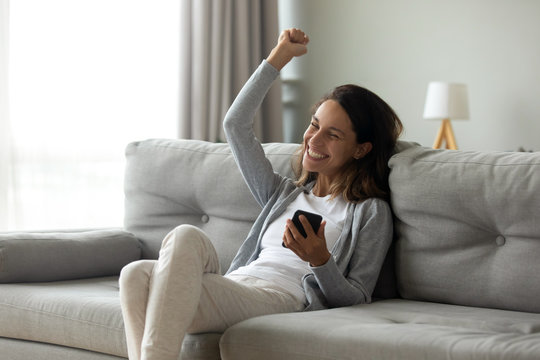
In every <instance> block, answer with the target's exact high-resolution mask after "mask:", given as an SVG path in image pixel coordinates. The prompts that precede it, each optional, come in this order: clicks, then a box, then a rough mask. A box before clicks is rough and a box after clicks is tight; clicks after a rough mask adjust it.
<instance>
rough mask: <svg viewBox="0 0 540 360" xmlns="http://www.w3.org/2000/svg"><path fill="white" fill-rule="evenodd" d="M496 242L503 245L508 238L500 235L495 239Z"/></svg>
mask: <svg viewBox="0 0 540 360" xmlns="http://www.w3.org/2000/svg"><path fill="white" fill-rule="evenodd" d="M495 243H496V244H497V246H503V245H504V244H505V243H506V239H505V238H504V236H502V235H499V236H497V238H496V239H495Z"/></svg>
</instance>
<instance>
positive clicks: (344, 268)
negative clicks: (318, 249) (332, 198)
mask: <svg viewBox="0 0 540 360" xmlns="http://www.w3.org/2000/svg"><path fill="white" fill-rule="evenodd" d="M357 212H358V213H357V214H355V215H354V219H353V222H352V229H351V233H350V234H349V237H348V241H349V244H348V245H349V246H350V248H349V249H347V250H344V251H345V252H350V255H349V256H347V258H348V259H349V260H348V263H347V264H338V263H337V262H336V260H335V258H334V257H333V256H331V257H330V260H329V261H328V262H327V263H326V264H324V265H322V266H319V267H313V268H312V272H313V274H314V277H315V279H316V281H317V285H318V287H319V288H320V292H321V293H322V295H323V296H324V298H325V299H324V300H325V301H324V302H325V303H326V306H328V307H331V308H332V307H341V306H350V305H355V304H361V303H369V302H371V294H372V292H373V289H374V288H375V284H376V282H377V278H378V276H379V272H380V270H381V267H382V264H383V262H384V259H385V257H386V253H387V252H388V248H389V247H390V244H391V243H392V236H393V225H392V213H391V211H390V207H389V205H388V204H387V203H386V202H385V201H383V200H380V199H368V200H366V201H365V204H364V206H361V207H360V208H359V209H357Z"/></svg>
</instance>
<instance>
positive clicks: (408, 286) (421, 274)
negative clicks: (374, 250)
mask: <svg viewBox="0 0 540 360" xmlns="http://www.w3.org/2000/svg"><path fill="white" fill-rule="evenodd" d="M389 166H390V168H391V173H390V187H391V193H392V207H393V210H394V213H395V215H396V223H395V225H396V232H397V236H398V239H397V243H396V274H397V277H398V279H397V281H398V288H399V292H400V294H401V296H402V297H404V298H407V299H417V300H428V301H435V302H443V303H452V304H463V305H471V306H480V307H492V308H500V309H510V310H521V311H530V312H540V302H539V301H538V299H539V298H540V282H539V281H538V274H539V273H540V262H539V261H538V259H539V258H540V221H539V217H538V215H539V213H540V153H508V152H489V153H482V152H466V151H448V150H433V149H427V148H422V147H414V148H410V149H408V150H405V151H403V152H401V153H399V154H396V155H394V156H393V157H392V159H391V160H390V162H389Z"/></svg>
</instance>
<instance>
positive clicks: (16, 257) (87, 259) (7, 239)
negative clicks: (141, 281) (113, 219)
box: [0, 229, 141, 283]
mask: <svg viewBox="0 0 540 360" xmlns="http://www.w3.org/2000/svg"><path fill="white" fill-rule="evenodd" d="M140 256H141V247H140V243H139V241H138V240H137V239H136V238H135V237H134V236H133V235H132V234H130V233H127V232H125V231H122V230H113V229H112V230H96V231H83V232H72V233H6V234H0V283H7V282H35V281H54V280H69V279H78V278H90V277H96V276H108V275H118V274H119V273H120V270H121V269H122V267H124V265H126V264H128V263H130V262H131V261H134V260H138V259H140Z"/></svg>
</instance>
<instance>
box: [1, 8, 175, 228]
mask: <svg viewBox="0 0 540 360" xmlns="http://www.w3.org/2000/svg"><path fill="white" fill-rule="evenodd" d="M9 12H10V14H9V16H10V19H9V21H10V28H9V44H10V47H9V56H10V57H9V59H10V61H9V98H10V100H9V101H10V116H9V121H10V124H11V138H12V149H11V152H12V159H13V161H12V174H13V184H12V186H11V188H10V191H9V192H10V194H11V196H10V198H11V201H10V206H9V207H8V213H7V214H6V215H4V214H0V216H5V217H7V218H8V221H4V223H7V228H6V229H0V230H37V229H61V228H71V229H72V228H95V227H109V226H122V219H123V172H124V148H125V146H126V144H127V143H128V142H130V141H135V140H141V139H145V138H152V137H166V138H173V137H176V135H177V122H178V99H177V98H178V77H179V70H178V59H179V55H178V44H179V17H180V10H179V2H177V1H172V0H76V1H73V0H47V1H42V0H12V1H11V2H10V9H9ZM0 81H1V80H0Z"/></svg>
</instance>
